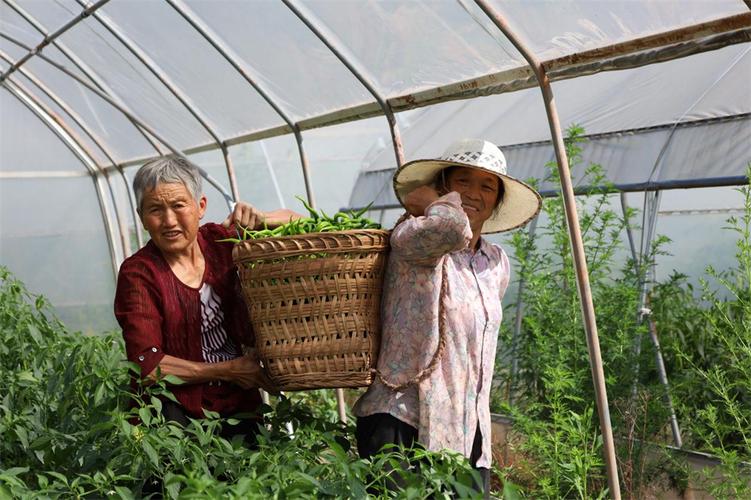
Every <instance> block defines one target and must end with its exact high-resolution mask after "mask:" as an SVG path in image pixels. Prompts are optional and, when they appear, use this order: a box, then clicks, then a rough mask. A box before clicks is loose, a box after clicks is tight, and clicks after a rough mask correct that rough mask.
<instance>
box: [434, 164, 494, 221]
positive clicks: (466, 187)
mask: <svg viewBox="0 0 751 500" xmlns="http://www.w3.org/2000/svg"><path fill="white" fill-rule="evenodd" d="M500 182H501V180H500V179H499V178H498V176H496V175H494V174H491V173H489V172H485V171H483V170H478V169H475V168H467V167H457V168H452V169H451V171H450V172H449V173H448V174H447V177H446V188H447V189H448V190H449V191H456V192H457V193H459V195H460V196H461V197H462V208H463V209H464V212H465V213H466V214H467V217H468V218H469V225H470V227H472V229H473V230H475V229H480V228H482V225H483V223H484V222H485V221H486V220H488V218H489V217H490V216H491V215H492V214H493V210H494V209H495V207H496V202H497V200H498V190H499V187H500V186H499V184H500Z"/></svg>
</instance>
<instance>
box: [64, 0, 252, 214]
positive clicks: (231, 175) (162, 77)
mask: <svg viewBox="0 0 751 500" xmlns="http://www.w3.org/2000/svg"><path fill="white" fill-rule="evenodd" d="M76 2H77V3H78V4H79V5H80V6H82V7H85V6H86V2H84V1H83V0H76ZM92 17H93V18H94V19H96V20H97V21H98V22H99V23H100V24H101V25H102V26H103V27H104V28H105V29H106V30H107V31H108V32H109V33H110V34H111V35H112V36H114V37H115V39H117V41H118V42H120V43H121V44H122V45H123V46H124V47H125V48H126V49H127V50H128V52H130V53H131V54H132V55H133V56H134V57H135V58H136V59H138V61H139V62H140V63H141V64H143V65H144V66H145V67H146V69H148V70H149V72H151V74H152V75H154V77H155V78H156V79H157V80H159V82H160V83H161V84H162V85H164V87H165V88H166V89H167V91H168V92H169V93H170V94H172V96H174V97H175V99H177V100H178V102H180V104H182V105H183V107H184V108H185V109H186V110H187V111H188V113H190V114H191V116H193V118H195V119H196V121H197V122H198V123H199V124H200V125H201V127H203V129H204V130H205V131H206V132H207V133H208V134H209V135H210V136H211V138H212V139H214V141H215V142H216V144H217V146H218V147H219V148H220V149H221V150H222V157H223V158H224V164H225V167H226V169H227V177H228V179H229V184H230V190H231V191H232V195H233V198H234V200H235V202H237V201H238V200H239V195H238V189H237V185H236V184H235V181H236V178H235V171H234V169H233V168H232V162H231V160H230V157H229V153H228V151H227V148H226V146H225V145H224V144H223V143H222V140H221V139H220V138H219V135H218V134H217V133H216V132H215V131H214V128H215V127H214V126H212V125H210V124H209V119H208V118H207V117H206V116H204V115H203V113H201V111H200V110H199V109H198V107H197V106H195V105H194V104H193V102H191V100H190V97H189V96H188V95H186V94H185V92H183V91H182V89H180V87H178V85H177V84H176V83H175V82H173V81H172V79H171V78H170V77H169V75H167V73H166V72H165V71H164V70H162V68H161V67H160V66H159V65H158V64H157V63H156V61H154V60H153V59H152V58H151V57H150V56H149V55H148V54H147V53H146V51H144V50H143V49H141V48H140V47H139V46H138V45H137V44H135V43H134V42H133V40H131V38H130V37H129V36H128V35H127V34H125V32H124V31H123V30H122V29H120V27H119V26H118V25H117V23H115V22H114V21H113V20H112V19H110V17H109V16H107V15H106V14H103V13H101V12H94V13H92Z"/></svg>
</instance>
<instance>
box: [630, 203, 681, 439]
mask: <svg viewBox="0 0 751 500" xmlns="http://www.w3.org/2000/svg"><path fill="white" fill-rule="evenodd" d="M644 197H645V200H644V211H645V217H644V218H643V220H645V221H648V222H646V223H644V225H646V226H647V227H646V228H642V241H641V245H640V247H641V254H640V255H637V253H636V248H635V245H634V244H633V236H632V233H631V226H630V224H627V225H626V231H627V234H628V237H629V244H630V246H631V254H632V257H633V259H634V263H635V266H636V272H637V276H639V289H640V290H639V311H638V317H637V321H638V323H639V324H642V323H644V321H645V320H646V321H647V326H648V328H649V338H650V340H651V341H652V345H653V346H654V348H655V365H656V367H657V376H658V378H659V380H660V384H662V386H663V388H664V390H665V394H664V399H665V404H666V406H667V408H668V412H669V414H670V416H669V419H670V430H671V433H672V435H673V442H674V443H675V446H677V447H678V448H682V447H683V437H682V436H681V428H680V426H679V425H678V417H677V415H676V413H675V407H674V406H673V398H672V397H671V396H670V383H669V382H668V376H667V371H666V370H665V360H664V358H663V357H662V349H661V348H660V340H659V338H658V336H657V324H656V323H655V321H654V319H653V318H652V311H651V309H650V307H649V305H650V304H649V300H650V299H649V283H650V282H652V281H654V275H655V272H654V265H655V263H654V262H652V263H651V265H650V266H649V268H650V270H649V271H647V270H646V269H645V267H644V265H645V261H646V256H647V255H648V254H646V252H649V251H650V248H651V246H652V242H653V241H654V234H655V230H656V226H657V216H658V212H659V207H660V198H661V191H657V192H655V193H654V195H653V199H652V201H650V200H649V197H650V193H648V192H646V193H644ZM621 206H622V207H623V214H624V217H625V216H626V213H627V212H628V203H627V202H626V197H625V194H624V193H621ZM647 212H648V213H647ZM645 231H646V234H645ZM640 263H641V264H640ZM642 275H643V276H642ZM640 353H641V337H640V336H639V337H638V338H636V339H634V354H635V355H636V356H637V357H638V356H639V354H640ZM634 372H635V373H634V384H633V387H632V390H631V393H632V397H635V396H636V388H637V384H638V375H639V360H638V359H637V360H636V364H635V368H634Z"/></svg>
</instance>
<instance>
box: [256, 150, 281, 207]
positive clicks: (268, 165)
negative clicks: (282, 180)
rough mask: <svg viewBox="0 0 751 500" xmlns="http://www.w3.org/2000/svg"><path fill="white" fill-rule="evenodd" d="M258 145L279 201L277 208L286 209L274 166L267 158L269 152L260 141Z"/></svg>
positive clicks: (269, 158)
mask: <svg viewBox="0 0 751 500" xmlns="http://www.w3.org/2000/svg"><path fill="white" fill-rule="evenodd" d="M258 145H259V146H260V147H261V153H263V159H264V161H265V162H266V168H268V170H269V176H270V177H271V183H272V184H273V185H274V191H275V192H276V198H277V200H279V208H287V206H286V204H285V203H284V197H283V196H282V190H281V189H279V181H278V180H277V178H276V172H274V165H273V164H272V163H271V157H270V156H269V152H268V151H267V150H266V144H264V142H263V141H262V140H261V141H258Z"/></svg>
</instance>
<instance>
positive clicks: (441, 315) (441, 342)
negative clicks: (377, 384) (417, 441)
mask: <svg viewBox="0 0 751 500" xmlns="http://www.w3.org/2000/svg"><path fill="white" fill-rule="evenodd" d="M447 275H448V256H445V257H444V258H443V266H442V268H441V292H440V296H439V298H438V348H437V349H436V351H435V354H433V359H431V360H430V363H428V366H426V367H425V368H423V369H422V370H420V371H419V372H418V373H417V375H415V376H414V377H413V378H411V379H410V380H408V381H406V382H404V383H403V384H394V383H392V382H389V381H388V380H386V379H385V378H384V377H383V374H382V373H381V371H380V370H376V375H377V376H378V380H380V381H381V383H382V384H383V385H385V386H386V387H388V388H389V389H391V390H392V391H397V392H400V391H402V390H404V389H406V388H407V387H409V386H411V385H416V384H419V383H420V382H422V381H423V380H425V379H426V378H427V377H429V376H430V374H431V373H433V372H434V371H435V369H436V367H438V362H439V361H441V358H442V357H443V352H444V351H445V350H446V308H445V307H444V305H443V300H444V298H445V297H446V295H447V293H448V280H447V279H446V278H447Z"/></svg>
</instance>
